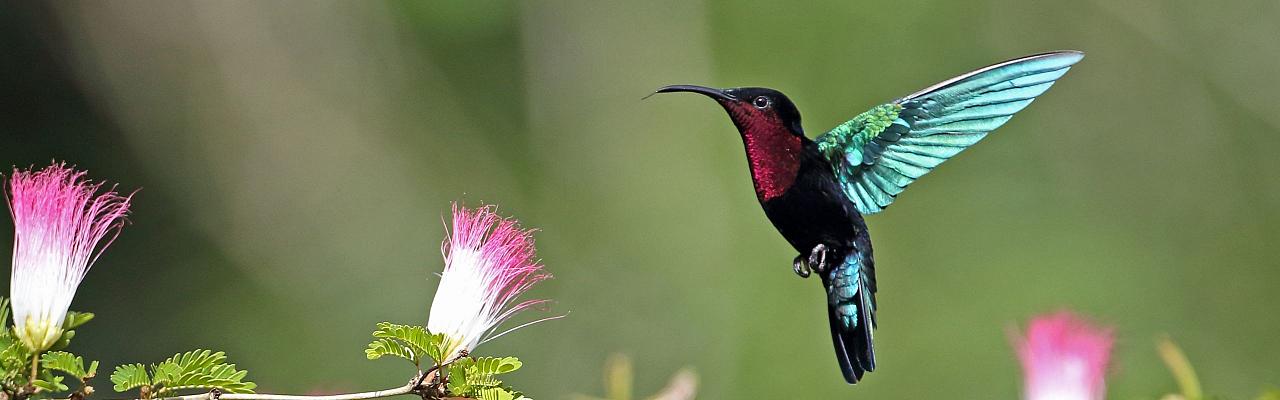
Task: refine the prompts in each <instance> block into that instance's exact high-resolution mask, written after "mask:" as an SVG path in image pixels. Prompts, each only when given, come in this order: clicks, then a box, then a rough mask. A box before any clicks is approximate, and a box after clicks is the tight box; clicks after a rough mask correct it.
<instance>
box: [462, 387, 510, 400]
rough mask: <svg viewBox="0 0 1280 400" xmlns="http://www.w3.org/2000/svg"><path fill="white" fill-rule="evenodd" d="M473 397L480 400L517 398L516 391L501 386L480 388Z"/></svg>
mask: <svg viewBox="0 0 1280 400" xmlns="http://www.w3.org/2000/svg"><path fill="white" fill-rule="evenodd" d="M472 397H475V398H477V399H480V400H516V395H515V393H511V392H510V391H508V390H507V389H505V388H500V387H493V388H485V389H480V390H478V391H476V393H475V395H474V396H472Z"/></svg>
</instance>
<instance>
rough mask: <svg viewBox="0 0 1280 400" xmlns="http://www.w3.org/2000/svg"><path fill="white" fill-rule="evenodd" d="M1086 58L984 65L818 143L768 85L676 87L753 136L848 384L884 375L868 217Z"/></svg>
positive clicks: (1060, 56)
mask: <svg viewBox="0 0 1280 400" xmlns="http://www.w3.org/2000/svg"><path fill="white" fill-rule="evenodd" d="M1083 58H1084V53H1082V52H1079V51H1074V50H1066V51H1055V52H1050V53H1043V54H1036V55H1030V56H1026V57H1021V58H1016V59H1013V60H1009V61H1005V62H1001V63H997V64H994V65H990V66H987V67H983V68H980V69H977V70H974V71H972V72H969V73H966V74H962V75H960V76H956V77H954V78H951V79H947V80H945V81H942V82H940V83H937V84H935V85H932V86H929V87H927V88H925V89H923V90H920V91H918V92H915V93H912V94H909V95H907V96H905V97H902V98H899V99H896V100H893V101H891V102H888V103H885V104H880V105H877V106H875V107H872V108H871V109H870V110H868V111H867V112H864V113H862V114H859V115H858V116H856V117H854V118H853V119H851V120H849V121H847V122H845V123H843V124H840V125H839V126H836V127H835V128H833V129H831V130H830V131H827V132H826V133H824V134H822V135H821V136H818V137H817V138H816V139H812V140H811V139H809V138H808V137H807V136H805V133H804V129H803V127H801V125H800V111H799V110H797V109H796V106H795V104H794V103H792V102H791V100H790V99H788V98H787V96H786V95H784V94H782V93H781V92H779V91H777V90H773V89H768V88H762V87H739V88H729V89H715V88H710V87H705V86H695V85H671V86H666V87H662V88H660V89H658V90H657V91H656V92H654V93H655V94H657V93H673V92H690V93H698V94H701V95H704V96H707V97H710V98H711V99H713V100H715V101H716V102H717V103H719V104H720V106H721V107H723V108H724V110H725V111H726V112H727V113H728V114H729V118H730V119H731V120H733V124H734V125H735V126H736V127H737V128H738V133H739V134H740V135H741V136H742V143H743V146H744V147H745V148H746V152H747V162H748V167H749V168H750V172H751V180H752V183H753V184H754V185H755V192H756V199H757V200H759V201H760V206H761V207H762V208H763V209H764V213H765V216H767V217H768V218H769V221H770V222H771V223H773V226H774V228H777V230H778V232H779V233H781V234H782V236H783V238H785V239H786V240H787V243H789V244H791V246H792V247H793V248H795V250H796V251H797V252H798V253H799V254H798V255H797V256H796V257H795V258H794V259H793V260H792V265H791V268H792V270H793V271H794V272H795V273H796V274H797V275H799V276H800V277H801V278H807V277H809V276H810V274H813V273H815V272H816V273H817V274H818V275H819V276H820V277H821V280H822V286H823V288H824V290H825V291H826V300H827V319H828V321H829V323H830V327H831V340H832V342H833V344H834V345H835V353H836V360H837V361H838V362H839V363H840V371H841V373H842V374H843V375H844V379H845V381H847V382H848V383H850V384H855V383H858V381H860V380H862V378H863V375H864V374H865V373H867V372H870V371H874V370H875V368H876V354H875V350H874V346H873V343H872V336H873V335H872V330H873V329H874V328H875V327H876V299H875V294H876V275H875V257H874V256H873V255H872V250H871V236H870V234H869V233H868V232H867V224H866V222H865V220H864V219H863V216H865V215H870V214H875V213H878V212H880V211H883V210H884V209H885V207H888V206H889V204H891V203H893V200H894V199H895V198H896V197H897V196H898V194H899V193H902V191H903V190H905V189H906V187H907V186H908V185H910V184H911V183H912V182H915V181H916V180H917V179H920V177H922V176H924V175H925V174H927V173H929V171H931V170H933V169H934V168H936V167H937V166H938V165H939V164H942V162H943V161H946V160H948V159H950V158H951V157H953V156H955V155H956V154H957V153H960V151H962V150H964V149H966V148H969V146H972V145H974V144H975V143H977V142H978V141H979V140H982V138H983V137H986V136H987V134H988V133H991V131H993V130H995V129H996V128H999V127H1000V126H1001V125H1003V124H1004V123H1005V122H1007V121H1009V119H1010V118H1012V117H1013V114H1015V113H1017V112H1018V111H1021V110H1022V109H1023V108H1025V107H1027V105H1029V104H1031V102H1032V100H1035V98H1036V97H1037V96H1039V95H1041V94H1043V93H1044V92H1045V91H1047V90H1049V87H1050V86H1052V85H1053V83H1054V82H1056V81H1057V80H1058V78H1061V77H1062V76H1063V75H1065V74H1066V73H1067V70H1068V69H1070V68H1071V66H1072V65H1074V64H1075V63H1077V62H1079V61H1080V60H1081V59H1083Z"/></svg>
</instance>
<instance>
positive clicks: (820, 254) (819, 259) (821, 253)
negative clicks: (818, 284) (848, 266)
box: [809, 243, 827, 274]
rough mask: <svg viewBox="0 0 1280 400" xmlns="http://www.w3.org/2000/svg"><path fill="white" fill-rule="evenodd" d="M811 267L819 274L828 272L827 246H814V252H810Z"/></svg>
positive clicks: (820, 244)
mask: <svg viewBox="0 0 1280 400" xmlns="http://www.w3.org/2000/svg"><path fill="white" fill-rule="evenodd" d="M809 265H810V266H812V267H813V269H814V270H815V271H818V273H819V274H825V273H826V272H827V245H825V244H822V243H818V245H817V246H813V251H811V252H809Z"/></svg>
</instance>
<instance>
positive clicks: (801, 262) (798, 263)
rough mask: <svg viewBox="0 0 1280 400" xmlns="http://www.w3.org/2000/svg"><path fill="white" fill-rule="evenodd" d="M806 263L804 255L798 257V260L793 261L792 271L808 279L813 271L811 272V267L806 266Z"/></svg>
mask: <svg viewBox="0 0 1280 400" xmlns="http://www.w3.org/2000/svg"><path fill="white" fill-rule="evenodd" d="M805 261H806V260H805V259H804V255H803V254H801V255H798V256H796V259H795V260H793V261H791V269H792V270H794V271H795V272H796V275H799V276H800V277H801V278H808V277H809V274H810V273H811V271H809V265H808V264H805Z"/></svg>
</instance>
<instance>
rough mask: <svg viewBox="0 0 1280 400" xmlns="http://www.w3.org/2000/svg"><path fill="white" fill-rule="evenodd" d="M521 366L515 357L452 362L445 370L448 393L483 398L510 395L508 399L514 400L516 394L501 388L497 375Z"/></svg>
mask: <svg viewBox="0 0 1280 400" xmlns="http://www.w3.org/2000/svg"><path fill="white" fill-rule="evenodd" d="M521 365H522V363H521V362H520V360H519V359H517V358H515V357H502V358H497V357H479V358H463V359H460V360H457V361H454V362H453V363H451V364H449V366H448V367H447V368H446V369H447V371H448V373H449V384H448V390H449V393H450V394H452V395H455V396H463V397H478V396H484V395H485V394H486V393H488V394H489V395H490V396H507V395H510V396H511V397H509V398H511V399H514V398H516V397H518V396H517V395H516V394H518V392H513V391H511V390H509V389H505V388H503V387H502V381H500V380H498V378H497V375H499V374H505V373H508V372H512V371H515V370H518V369H520V366H521ZM490 389H500V391H494V390H490ZM479 398H483V397H479ZM501 398H504V399H505V398H508V397H501Z"/></svg>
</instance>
